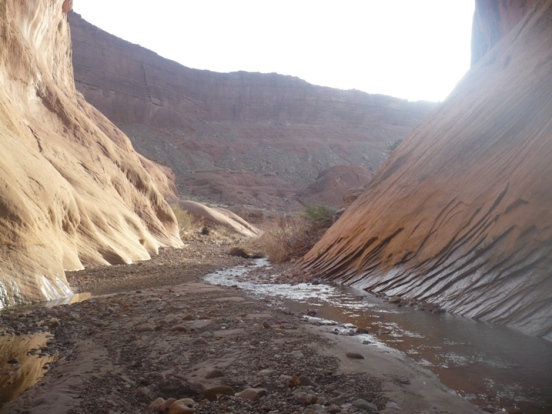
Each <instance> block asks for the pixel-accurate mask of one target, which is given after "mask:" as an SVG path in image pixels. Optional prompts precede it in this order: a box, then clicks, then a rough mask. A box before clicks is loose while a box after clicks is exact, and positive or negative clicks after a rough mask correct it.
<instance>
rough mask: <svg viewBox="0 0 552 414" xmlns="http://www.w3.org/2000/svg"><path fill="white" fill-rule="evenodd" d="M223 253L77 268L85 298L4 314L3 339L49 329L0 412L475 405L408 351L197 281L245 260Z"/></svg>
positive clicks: (283, 411) (187, 251)
mask: <svg viewBox="0 0 552 414" xmlns="http://www.w3.org/2000/svg"><path fill="white" fill-rule="evenodd" d="M226 251H227V248H226V247H225V246H217V245H206V244H202V243H192V244H189V245H187V246H186V247H185V248H183V249H164V250H162V251H161V252H160V254H159V256H157V257H155V258H153V259H152V260H150V261H147V262H141V263H136V264H132V265H120V266H111V267H94V268H91V269H87V270H84V271H80V272H71V273H69V274H68V280H69V282H70V284H71V286H72V287H73V288H74V289H75V291H79V292H85V291H86V292H92V293H93V294H94V295H95V296H94V297H93V298H92V299H90V300H87V301H83V302H78V303H73V304H68V305H62V306H55V307H42V306H34V307H25V308H13V309H8V310H5V311H3V312H2V314H1V319H0V340H2V339H3V340H4V341H8V342H9V341H10V340H13V339H14V338H26V337H31V336H32V335H41V334H42V335H48V336H47V342H46V343H45V344H43V345H41V346H40V347H39V348H38V349H37V348H35V349H32V348H31V349H29V350H28V351H27V354H30V355H35V354H38V356H43V357H44V358H46V357H51V361H50V362H49V363H48V365H49V369H48V372H47V373H46V375H44V377H43V378H42V379H41V381H40V382H39V383H38V384H37V385H34V386H33V387H31V388H30V389H28V390H27V391H25V392H24V393H22V394H21V395H19V396H18V397H17V398H15V400H13V401H12V402H10V403H7V404H5V405H4V407H3V408H1V409H0V412H2V413H41V414H44V413H56V414H58V413H88V414H95V413H98V414H99V413H109V414H116V413H148V412H149V413H158V412H169V413H171V414H177V413H193V412H195V413H198V414H201V413H272V414H287V413H290V414H291V413H305V414H306V413H313V414H314V413H320V414H323V413H365V412H383V413H435V414H436V413H471V412H473V413H476V412H479V411H478V409H476V408H475V407H473V406H472V405H470V404H469V403H468V402H466V401H464V400H462V399H461V398H459V397H458V396H456V395H454V393H452V392H451V391H450V390H448V389H446V388H445V387H444V386H443V385H442V384H440V382H439V381H438V379H437V378H436V377H435V376H434V375H432V374H430V373H429V372H427V371H425V370H423V369H421V368H419V367H417V366H416V365H415V364H413V363H412V362H410V361H408V360H407V359H406V358H402V357H400V356H398V355H393V354H392V353H390V352H388V351H385V350H382V349H371V348H369V347H366V346H363V345H362V344H361V343H359V342H358V341H356V342H355V341H354V337H337V336H335V335H331V334H328V333H327V332H322V331H321V330H318V329H317V327H315V326H312V325H309V324H307V322H305V321H304V320H303V319H301V318H300V317H298V316H296V315H293V314H291V313H290V312H288V311H287V310H286V309H282V308H277V307H274V306H271V305H270V303H268V302H267V301H265V300H262V299H254V298H251V297H248V296H247V295H245V294H244V293H243V292H241V291H240V290H239V289H236V288H233V287H220V286H212V285H208V284H206V283H204V282H202V280H201V277H202V276H203V275H205V274H206V273H209V272H211V271H214V270H215V269H220V268H223V267H229V266H236V265H238V264H243V263H244V262H246V259H242V258H237V257H233V256H230V255H228V254H227V253H226ZM281 270H282V269H280V271H281ZM2 358H3V359H2ZM0 367H2V371H1V372H0V375H1V376H2V377H3V378H2V380H3V381H4V382H3V383H4V384H9V383H10V381H11V384H12V385H13V384H15V383H17V380H18V379H20V378H21V377H24V376H25V375H30V374H29V371H30V370H31V369H35V370H36V368H31V367H30V366H29V364H26V363H25V361H24V360H23V357H21V356H18V355H15V354H14V355H9V354H6V353H4V354H3V355H2V356H0ZM10 375H11V377H10ZM15 392H17V391H15ZM175 400H178V402H176V403H174V402H173V401H175Z"/></svg>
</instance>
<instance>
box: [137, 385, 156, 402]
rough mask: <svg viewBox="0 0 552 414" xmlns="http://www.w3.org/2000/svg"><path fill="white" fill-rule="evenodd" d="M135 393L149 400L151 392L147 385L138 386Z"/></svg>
mask: <svg viewBox="0 0 552 414" xmlns="http://www.w3.org/2000/svg"><path fill="white" fill-rule="evenodd" d="M136 395H137V396H138V397H140V398H141V399H143V400H145V401H151V399H152V394H151V390H150V389H149V388H148V387H140V388H137V389H136Z"/></svg>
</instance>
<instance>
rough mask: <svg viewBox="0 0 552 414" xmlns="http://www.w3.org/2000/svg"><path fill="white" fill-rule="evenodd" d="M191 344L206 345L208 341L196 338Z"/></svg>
mask: <svg viewBox="0 0 552 414" xmlns="http://www.w3.org/2000/svg"><path fill="white" fill-rule="evenodd" d="M192 344H193V345H195V346H206V345H209V342H207V340H205V339H203V338H197V339H196V340H194V341H193V342H192Z"/></svg>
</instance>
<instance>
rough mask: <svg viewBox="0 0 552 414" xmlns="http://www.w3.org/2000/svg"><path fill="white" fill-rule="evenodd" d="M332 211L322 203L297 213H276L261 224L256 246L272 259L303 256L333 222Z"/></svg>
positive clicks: (278, 261) (284, 259)
mask: <svg viewBox="0 0 552 414" xmlns="http://www.w3.org/2000/svg"><path fill="white" fill-rule="evenodd" d="M334 215H335V212H334V211H333V210H331V209H329V208H327V207H325V206H318V207H307V208H306V209H305V210H304V211H302V212H301V213H299V214H297V215H296V216H293V217H290V216H279V217H276V218H275V219H273V220H272V221H271V222H270V224H268V225H266V226H264V228H263V234H262V235H261V236H260V237H259V238H258V239H257V240H256V241H255V245H256V248H257V249H258V250H260V251H261V252H262V254H263V255H264V256H265V257H267V258H268V259H269V260H270V261H271V262H274V263H282V262H286V261H288V260H291V259H293V258H299V257H302V256H304V255H305V254H306V253H307V252H308V251H309V250H310V249H311V248H312V247H313V246H314V245H315V244H316V242H317V241H318V240H319V239H320V237H322V235H323V234H324V232H325V231H326V230H327V229H328V228H329V227H330V226H331V225H332V223H333V219H334Z"/></svg>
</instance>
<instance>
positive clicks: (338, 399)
mask: <svg viewBox="0 0 552 414" xmlns="http://www.w3.org/2000/svg"><path fill="white" fill-rule="evenodd" d="M346 401H347V397H346V396H345V395H339V396H337V397H335V398H332V399H331V400H329V401H328V404H329V405H341V404H345V402H346Z"/></svg>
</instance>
